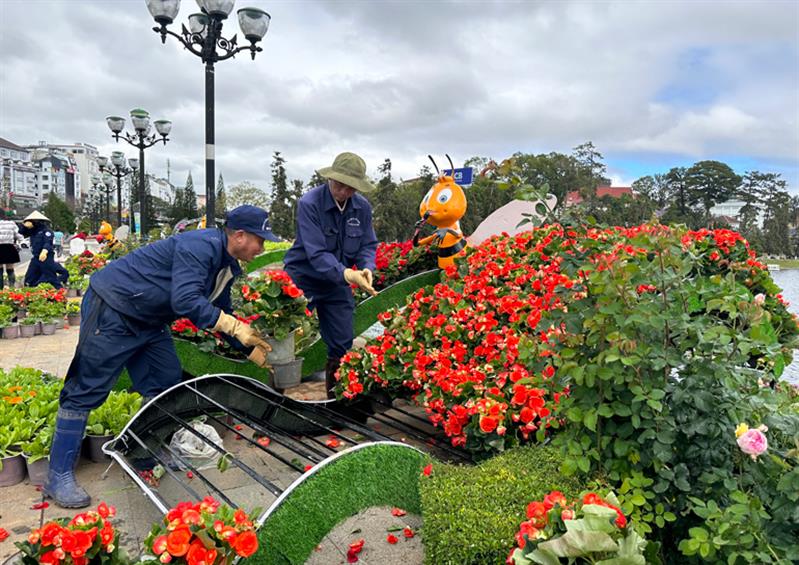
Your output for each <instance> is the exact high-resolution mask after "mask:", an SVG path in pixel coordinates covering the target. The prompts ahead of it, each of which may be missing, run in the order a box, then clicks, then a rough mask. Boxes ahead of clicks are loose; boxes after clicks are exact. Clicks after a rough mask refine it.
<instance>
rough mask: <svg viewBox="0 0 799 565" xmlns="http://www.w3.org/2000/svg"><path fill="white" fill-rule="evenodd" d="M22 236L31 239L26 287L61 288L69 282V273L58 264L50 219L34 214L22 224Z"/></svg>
mask: <svg viewBox="0 0 799 565" xmlns="http://www.w3.org/2000/svg"><path fill="white" fill-rule="evenodd" d="M19 231H20V233H21V234H22V235H24V236H25V237H28V238H30V246H31V260H30V263H29V264H28V270H27V272H26V273H25V286H36V285H38V284H41V283H50V284H51V285H53V286H54V287H55V288H61V287H62V286H64V285H65V284H67V281H68V280H69V272H67V270H66V269H65V268H64V267H62V266H61V265H59V264H58V263H56V260H55V252H54V245H53V230H52V228H51V227H50V219H49V218H48V217H47V216H45V215H44V214H42V213H41V212H38V211H36V212H32V213H31V214H29V215H28V217H26V218H25V219H24V220H23V222H22V229H20V230H19Z"/></svg>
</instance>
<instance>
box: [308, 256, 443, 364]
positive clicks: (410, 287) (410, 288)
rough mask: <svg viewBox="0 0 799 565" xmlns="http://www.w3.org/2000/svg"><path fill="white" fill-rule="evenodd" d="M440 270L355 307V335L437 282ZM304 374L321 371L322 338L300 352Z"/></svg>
mask: <svg viewBox="0 0 799 565" xmlns="http://www.w3.org/2000/svg"><path fill="white" fill-rule="evenodd" d="M440 276H441V275H440V271H437V270H436V271H428V272H425V273H419V274H417V275H414V276H412V277H408V278H407V279H404V280H402V281H400V282H398V283H396V284H394V285H392V286H390V287H388V288H387V289H385V290H383V291H382V292H380V293H379V294H378V295H377V296H375V297H374V298H372V299H370V300H366V301H364V302H362V303H361V304H359V305H358V306H356V307H355V319H354V321H353V328H354V330H355V335H360V334H361V333H363V332H364V331H366V329H367V328H369V326H371V325H372V324H374V323H375V322H376V321H377V315H378V314H380V313H381V312H385V311H386V310H388V309H389V308H393V307H394V306H399V305H404V304H405V299H406V298H407V297H408V296H409V295H410V294H412V293H413V292H416V291H417V290H419V289H420V288H422V287H423V286H427V285H431V284H435V283H437V282H438V281H439V279H440ZM299 356H300V357H302V358H304V361H303V362H302V374H303V375H310V374H311V373H314V372H316V371H320V370H321V369H322V368H323V367H324V366H325V361H326V360H327V346H325V344H324V342H323V341H322V340H321V339H320V340H318V341H315V342H314V343H312V344H311V345H309V346H308V347H306V348H305V349H304V350H303V351H302V352H301V353H300V354H299Z"/></svg>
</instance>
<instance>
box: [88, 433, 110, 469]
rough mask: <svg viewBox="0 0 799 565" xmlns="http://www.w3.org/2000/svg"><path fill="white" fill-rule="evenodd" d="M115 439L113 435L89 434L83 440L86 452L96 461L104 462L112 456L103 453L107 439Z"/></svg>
mask: <svg viewBox="0 0 799 565" xmlns="http://www.w3.org/2000/svg"><path fill="white" fill-rule="evenodd" d="M112 439H114V436H113V435H107V436H94V435H90V434H87V435H86V439H85V440H83V445H84V454H85V455H86V457H88V458H89V460H90V461H93V462H94V463H102V462H103V461H108V460H109V459H110V457H109V456H108V455H106V454H105V453H103V444H104V443H105V442H107V441H111V440H112Z"/></svg>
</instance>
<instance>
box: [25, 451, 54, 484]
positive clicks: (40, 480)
mask: <svg viewBox="0 0 799 565" xmlns="http://www.w3.org/2000/svg"><path fill="white" fill-rule="evenodd" d="M25 466H26V467H27V469H28V479H29V481H30V484H32V485H34V486H41V485H43V484H44V483H45V482H46V481H47V472H48V471H49V470H50V458H49V457H42V458H41V459H37V460H36V461H34V462H33V463H31V462H30V461H28V458H27V457H26V458H25Z"/></svg>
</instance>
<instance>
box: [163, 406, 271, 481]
mask: <svg viewBox="0 0 799 565" xmlns="http://www.w3.org/2000/svg"><path fill="white" fill-rule="evenodd" d="M153 406H154V407H155V408H158V409H159V410H160V411H161V412H163V413H164V414H166V415H167V416H169V417H170V418H172V419H173V420H174V421H176V422H177V423H178V424H180V425H181V427H183V428H184V429H186V430H188V431H189V433H191V434H192V435H195V436H197V437H198V438H199V439H200V441H202V442H204V443H206V444H208V445H209V446H211V448H212V449H215V450H216V451H218V452H219V453H221V454H222V455H223V456H225V457H228V458H230V461H231V462H232V463H233V464H234V465H236V467H238V468H239V469H241V470H242V471H244V472H245V473H246V474H247V475H248V476H249V477H250V478H251V479H253V480H254V481H256V482H257V483H258V484H260V485H261V486H263V487H264V488H265V489H266V490H268V491H269V492H271V493H272V494H274V495H275V496H280V493H281V492H283V490H282V489H280V488H278V487H277V486H276V485H274V484H272V482H270V481H268V480H266V479H265V478H263V477H262V476H261V475H259V474H258V473H256V472H255V470H253V469H252V467H250V466H249V465H247V464H246V463H244V462H243V461H241V460H239V458H238V457H235V456H234V455H233V454H231V453H229V452H228V451H226V450H225V449H222V448H221V447H219V446H218V445H216V444H215V443H214V442H212V441H211V440H210V439H208V438H207V437H205V436H204V435H203V434H201V433H200V432H198V431H197V430H195V429H194V427H193V426H192V425H191V424H189V423H188V422H186V421H185V420H184V419H183V418H181V417H180V416H175V415H174V414H171V413H170V412H169V411H167V410H165V409H164V408H161V407H160V406H159V405H158V403H153Z"/></svg>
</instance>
